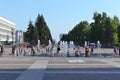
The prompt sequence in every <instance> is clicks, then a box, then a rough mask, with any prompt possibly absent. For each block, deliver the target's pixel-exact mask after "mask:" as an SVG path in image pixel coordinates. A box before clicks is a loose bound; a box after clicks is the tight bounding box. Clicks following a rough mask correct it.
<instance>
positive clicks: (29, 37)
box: [25, 20, 36, 44]
mask: <svg viewBox="0 0 120 80" xmlns="http://www.w3.org/2000/svg"><path fill="white" fill-rule="evenodd" d="M25 38H26V39H25V40H26V41H27V42H29V43H31V44H33V43H36V30H35V27H34V25H33V23H32V21H31V20H30V21H29V25H28V28H27V31H26V33H25Z"/></svg>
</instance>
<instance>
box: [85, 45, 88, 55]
mask: <svg viewBox="0 0 120 80" xmlns="http://www.w3.org/2000/svg"><path fill="white" fill-rule="evenodd" d="M88 55H89V46H86V47H85V57H88Z"/></svg>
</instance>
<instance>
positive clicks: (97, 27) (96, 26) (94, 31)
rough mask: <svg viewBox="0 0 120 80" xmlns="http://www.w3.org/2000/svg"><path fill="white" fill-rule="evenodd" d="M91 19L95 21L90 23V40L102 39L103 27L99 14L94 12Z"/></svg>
mask: <svg viewBox="0 0 120 80" xmlns="http://www.w3.org/2000/svg"><path fill="white" fill-rule="evenodd" d="M93 19H94V21H95V22H93V23H92V24H91V34H90V37H91V41H93V42H97V41H98V40H99V41H102V40H103V27H102V25H101V20H102V16H101V14H99V13H97V12H95V13H94V16H93Z"/></svg>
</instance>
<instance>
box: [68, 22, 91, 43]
mask: <svg viewBox="0 0 120 80" xmlns="http://www.w3.org/2000/svg"><path fill="white" fill-rule="evenodd" d="M89 32H90V27H89V23H88V22H87V21H81V22H80V23H79V24H77V25H76V26H75V27H74V28H73V29H72V30H71V31H69V33H68V35H67V39H68V41H74V42H75V44H76V45H81V44H84V41H86V40H89Z"/></svg>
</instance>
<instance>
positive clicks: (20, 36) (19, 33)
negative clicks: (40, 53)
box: [16, 30, 24, 43]
mask: <svg viewBox="0 0 120 80" xmlns="http://www.w3.org/2000/svg"><path fill="white" fill-rule="evenodd" d="M16 42H17V43H23V42H24V38H23V31H22V30H16Z"/></svg>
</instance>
